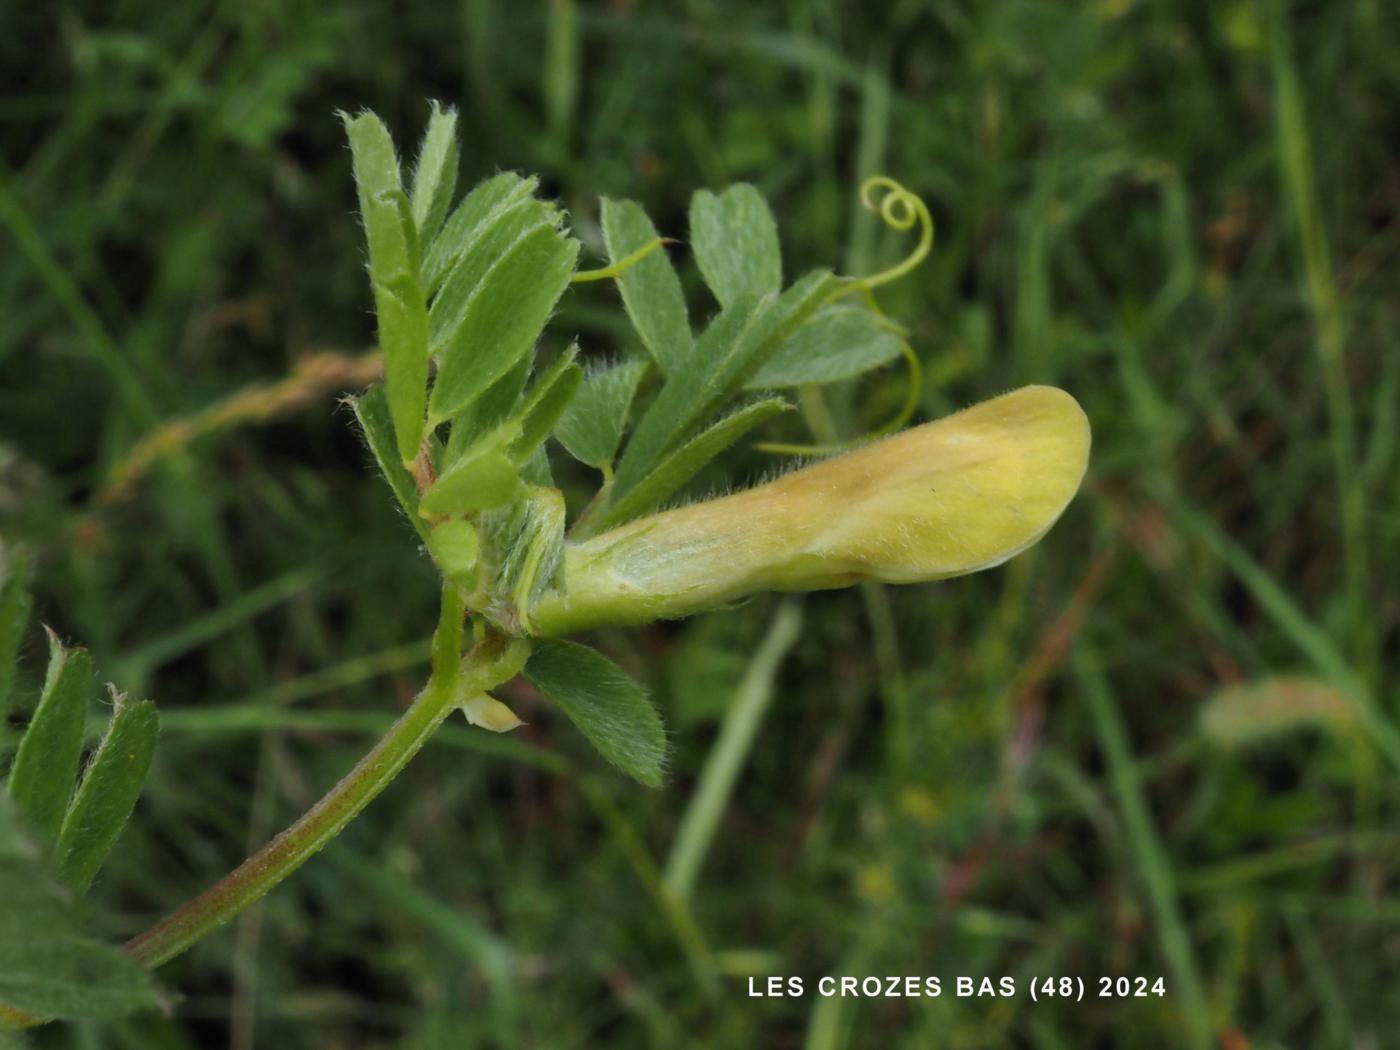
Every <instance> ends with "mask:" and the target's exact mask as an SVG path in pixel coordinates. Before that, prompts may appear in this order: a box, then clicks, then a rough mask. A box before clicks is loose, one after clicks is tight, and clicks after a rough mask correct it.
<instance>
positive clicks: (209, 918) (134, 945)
mask: <svg viewBox="0 0 1400 1050" xmlns="http://www.w3.org/2000/svg"><path fill="white" fill-rule="evenodd" d="M462 617H463V606H462V600H461V597H460V595H459V594H458V593H457V591H456V589H455V588H453V587H450V586H449V587H446V588H444V590H443V601H442V614H441V618H440V619H439V622H438V628H437V632H436V634H435V635H434V639H433V673H432V675H431V677H430V678H429V679H428V684H427V685H426V686H425V687H424V689H423V691H422V692H421V693H419V694H418V697H417V698H416V699H415V700H414V701H413V705H412V706H411V707H410V708H409V709H408V710H407V711H406V712H404V714H403V716H402V717H401V718H400V719H399V720H398V721H397V722H395V723H394V724H393V726H392V727H390V729H389V731H388V732H387V733H386V734H385V735H384V737H383V738H382V739H381V740H380V741H379V743H377V744H376V745H375V746H374V749H373V750H371V751H370V753H369V754H367V755H366V756H365V757H364V758H362V759H361V760H360V762H359V763H358V764H357V765H356V766H355V768H354V769H352V770H351V771H350V772H349V773H348V774H346V776H345V777H344V778H343V779H342V780H341V781H340V783H338V784H336V786H335V787H333V788H331V790H330V792H329V793H327V795H326V796H325V797H324V798H322V799H321V801H319V802H317V803H316V805H314V806H312V807H311V809H309V810H307V812H306V813H304V814H303V815H302V816H301V817H300V819H298V820H297V821H296V823H294V824H292V825H291V827H289V828H287V830H286V831H284V832H282V834H280V835H278V836H277V837H276V838H275V839H273V840H272V841H271V842H269V843H268V844H267V845H266V846H264V847H263V848H262V849H261V850H259V851H258V852H257V853H255V854H254V855H253V856H251V857H249V858H248V859H247V860H245V861H244V862H243V863H242V864H240V865H239V866H238V867H237V868H235V869H234V870H233V871H232V872H230V873H229V874H228V875H226V876H224V878H222V879H220V880H219V881H218V882H217V883H215V884H214V885H213V886H211V887H210V888H209V889H207V890H205V891H204V892H203V893H201V894H200V895H199V896H198V897H195V898H194V899H193V900H191V901H190V902H189V903H187V904H185V905H184V906H183V907H181V908H179V909H178V910H176V911H174V912H172V913H171V914H170V915H168V916H166V917H165V918H164V919H162V920H161V921H160V922H158V923H156V924H155V925H154V926H152V927H151V928H150V929H149V930H146V931H145V932H144V933H142V934H139V935H138V936H136V937H133V938H132V939H131V940H130V941H128V942H127V944H126V950H127V952H128V953H129V954H130V955H131V956H132V957H133V958H135V959H136V960H137V961H138V962H140V963H141V964H142V965H145V966H151V967H154V966H159V965H160V964H161V963H163V962H166V961H167V960H169V959H172V958H174V957H175V956H176V955H179V954H180V953H181V952H183V951H184V950H185V949H186V948H189V947H190V946H191V945H193V944H194V943H195V942H196V941H198V940H200V939H201V938H203V937H204V936H206V935H207V934H209V933H211V932H213V931H214V930H215V929H217V928H218V927H219V926H221V925H223V924H224V923H225V922H227V921H228V920H229V919H231V918H233V917H234V916H235V915H237V914H238V913H239V912H241V911H242V910H243V909H244V908H246V907H248V906H249V905H250V904H253V903H254V902H256V901H257V900H259V899H260V898H261V897H262V896H263V895H264V894H266V893H267V892H268V891H269V890H270V889H272V887H274V886H276V885H277V884H278V883H279V882H281V881H282V880H283V879H285V878H286V877H287V876H288V875H290V874H291V873H292V872H294V871H296V869H297V868H299V867H301V865H302V864H304V863H305V862H306V861H307V860H308V859H309V858H310V857H311V856H312V855H313V854H315V853H316V852H317V851H318V850H320V849H321V848H322V847H323V846H325V845H326V843H328V842H329V841H330V840H331V839H332V838H334V837H335V836H336V834H337V833H339V832H340V830H341V829H342V828H344V827H345V825H347V824H349V823H350V821H351V820H353V819H354V818H355V816H356V815H357V814H358V813H359V812H360V811H361V810H362V809H364V808H365V806H366V805H368V804H369V802H370V801H371V800H372V799H373V798H374V797H375V796H376V795H378V794H379V793H380V792H381V791H383V790H384V788H386V787H387V786H388V785H389V783H390V781H392V780H393V779H394V777H395V776H397V775H398V774H399V772H400V771H401V770H402V769H403V767H404V766H405V765H407V764H408V761H409V759H411V758H412V757H413V756H414V755H415V754H416V753H417V752H418V749H419V748H421V747H422V746H423V745H424V744H425V743H426V742H427V740H428V738H429V737H431V736H432V735H433V731H434V730H436V729H437V727H438V726H439V725H440V724H441V723H442V721H443V719H445V718H446V717H447V716H448V715H449V714H451V712H452V711H453V709H454V708H456V706H457V704H458V703H459V702H460V701H461V700H462V699H464V698H465V697H468V696H475V695H477V694H478V693H481V692H484V691H485V690H487V689H491V688H493V687H495V686H498V685H500V684H501V683H502V682H506V681H509V680H510V679H511V678H514V677H515V675H516V674H517V673H518V672H519V670H520V668H521V667H522V666H524V663H525V657H526V656H527V655H528V651H529V650H528V646H527V645H526V643H524V642H523V641H521V640H519V639H511V640H506V639H501V638H490V637H488V638H487V639H486V640H484V641H483V642H482V643H481V644H480V645H478V646H477V647H476V648H474V649H473V650H472V651H471V652H470V653H468V654H467V655H466V656H465V657H461V658H460V663H459V662H458V660H457V654H459V653H460V652H461V641H462Z"/></svg>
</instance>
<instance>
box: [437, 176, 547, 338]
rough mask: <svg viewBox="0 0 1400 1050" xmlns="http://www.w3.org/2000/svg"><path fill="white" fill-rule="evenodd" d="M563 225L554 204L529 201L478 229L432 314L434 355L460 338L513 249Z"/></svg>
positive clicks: (502, 211) (496, 214) (504, 210)
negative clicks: (498, 267) (469, 313)
mask: <svg viewBox="0 0 1400 1050" xmlns="http://www.w3.org/2000/svg"><path fill="white" fill-rule="evenodd" d="M562 222H563V216H562V215H561V214H560V212H559V209H558V208H556V207H554V205H552V204H548V203H546V202H545V201H541V200H535V199H534V198H529V199H527V200H521V201H516V202H515V203H513V204H509V205H506V206H505V207H502V208H499V209H497V210H496V211H495V212H493V213H492V214H491V215H490V216H488V217H487V218H486V219H485V220H484V221H483V222H482V223H481V225H480V226H478V227H477V229H476V231H475V233H474V235H473V237H472V241H471V243H470V244H469V245H467V247H466V249H465V250H464V251H463V252H462V254H461V255H460V256H459V257H458V259H457V262H456V264H455V265H454V266H453V267H452V271H451V272H450V273H449V274H448V275H447V279H446V280H445V281H444V282H443V284H442V288H441V289H440V290H439V291H438V293H437V296H436V297H435V298H434V299H433V306H432V309H431V310H430V311H429V313H428V328H429V333H430V335H429V338H430V345H431V346H432V352H433V355H434V356H436V355H438V354H440V353H442V351H443V348H444V347H446V346H448V345H450V344H451V343H453V342H454V341H455V340H456V339H457V337H458V331H459V329H460V328H461V325H462V320H463V318H464V317H465V316H466V312H467V308H468V307H469V306H470V305H471V303H472V301H473V299H474V298H475V297H476V296H477V295H478V294H479V293H480V292H481V290H482V282H483V280H484V279H485V277H486V275H487V274H488V273H490V272H491V270H492V268H493V267H495V266H496V265H498V264H499V263H500V262H501V261H502V260H503V259H504V258H505V256H506V255H507V253H508V252H509V251H510V250H511V248H513V247H514V246H515V244H516V243H517V242H518V241H519V240H520V239H521V238H522V237H524V236H525V235H526V234H527V233H531V232H533V231H535V230H537V229H542V228H546V227H547V228H550V229H555V230H557V229H558V228H559V226H560V224H561V223H562Z"/></svg>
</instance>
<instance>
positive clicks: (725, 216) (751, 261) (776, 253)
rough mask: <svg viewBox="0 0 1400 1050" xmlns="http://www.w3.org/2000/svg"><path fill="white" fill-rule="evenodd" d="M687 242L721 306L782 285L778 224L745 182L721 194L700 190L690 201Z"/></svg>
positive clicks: (729, 304)
mask: <svg viewBox="0 0 1400 1050" xmlns="http://www.w3.org/2000/svg"><path fill="white" fill-rule="evenodd" d="M690 241H691V248H692V250H693V251H694V252H695V261H696V262H698V263H699V264H700V272H701V273H702V274H704V276H705V283H706V284H708V285H709V286H710V290H711V291H712V292H714V293H715V298H716V299H718V300H719V302H720V305H721V306H726V307H727V306H731V305H733V304H734V303H736V302H739V301H740V300H741V299H744V298H746V297H748V296H757V297H760V298H761V297H763V296H765V295H776V294H777V293H778V291H779V290H780V289H781V288H782V287H783V256H782V251H781V249H780V248H779V245H778V226H777V224H776V223H775V222H774V221H773V213H772V212H771V211H769V210H768V202H767V201H765V200H764V199H763V195H762V194H761V193H759V192H758V190H756V189H755V188H754V187H752V186H750V185H749V184H748V183H745V182H741V183H737V184H736V185H733V186H730V187H729V188H728V189H727V190H725V191H724V192H723V193H721V194H718V195H716V194H714V193H711V192H710V191H709V190H700V191H699V192H698V193H696V194H695V196H694V197H692V198H691V202H690Z"/></svg>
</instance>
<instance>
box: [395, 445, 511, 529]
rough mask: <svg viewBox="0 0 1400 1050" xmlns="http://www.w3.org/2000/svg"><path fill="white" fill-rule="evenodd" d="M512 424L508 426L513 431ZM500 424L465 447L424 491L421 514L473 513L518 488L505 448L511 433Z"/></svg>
mask: <svg viewBox="0 0 1400 1050" xmlns="http://www.w3.org/2000/svg"><path fill="white" fill-rule="evenodd" d="M514 429H515V428H513V427H511V428H509V430H510V431H511V432H513V431H514ZM506 431H507V428H505V427H503V428H502V429H501V430H500V431H498V432H497V433H495V434H492V435H489V436H488V437H486V438H484V439H483V440H482V441H480V442H478V443H477V444H476V445H474V446H473V447H472V448H470V449H467V450H466V451H465V452H463V453H462V454H461V456H459V457H458V458H457V460H456V461H455V462H454V463H453V464H452V466H450V467H448V468H447V470H446V471H444V472H443V473H442V475H441V476H440V477H439V478H438V479H437V481H436V482H435V483H434V484H433V487H432V488H430V489H428V491H427V492H425V493H424V494H423V500H422V502H421V503H420V504H419V511H420V513H422V514H430V515H440V514H473V513H475V512H476V511H479V510H489V509H490V508H492V507H502V506H505V505H506V504H507V503H509V502H511V500H513V499H515V497H516V496H517V495H518V494H519V492H520V472H519V471H518V470H517V469H516V465H515V461H514V460H512V459H511V458H510V456H508V455H507V454H506V452H505V448H504V446H505V445H507V444H508V442H509V440H510V437H509V434H508V433H507V432H506Z"/></svg>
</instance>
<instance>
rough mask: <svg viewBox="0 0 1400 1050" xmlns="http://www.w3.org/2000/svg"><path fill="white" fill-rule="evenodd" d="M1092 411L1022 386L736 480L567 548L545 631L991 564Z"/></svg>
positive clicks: (1078, 474) (1070, 471)
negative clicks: (800, 463) (768, 476)
mask: <svg viewBox="0 0 1400 1050" xmlns="http://www.w3.org/2000/svg"><path fill="white" fill-rule="evenodd" d="M1088 458H1089V421H1088V419H1087V418H1086V417H1085V415H1084V412H1083V410H1082V409H1080V407H1079V405H1078V403H1077V402H1076V401H1075V400H1074V398H1072V397H1071V396H1070V395H1069V394H1067V393H1065V392H1064V391H1062V390H1057V389H1055V388H1054V387H1045V386H1028V387H1022V388H1021V389H1019V390H1015V391H1012V392H1011V393H1009V394H1004V395H1002V396H1001V397H997V398H993V399H992V400H990V401H985V402H983V403H982V404H980V405H975V406H973V407H972V408H968V409H965V410H963V411H961V412H958V413H956V414H954V415H951V416H948V417H946V418H944V419H940V420H937V421H935V422H933V423H926V424H924V425H923V426H920V427H914V428H912V429H910V430H906V431H904V432H903V433H900V434H897V435H895V436H894V437H890V438H886V439H884V440H882V441H878V442H875V443H874V444H871V445H867V446H865V447H863V448H860V449H857V450H856V451H854V452H848V453H846V454H845V455H841V456H836V457H833V458H832V459H828V460H825V461H823V462H821V463H817V464H814V465H812V466H809V467H805V468H803V469H801V470H797V471H794V472H793V473H791V474H787V475H784V476H783V477H780V478H778V479H776V480H774V481H770V482H768V483H766V484H763V485H759V486H756V487H755V488H752V489H748V490H747V491H744V492H740V493H736V494H735V495H732V496H725V497H722V498H719V499H712V500H706V501H704V502H701V503H694V504H691V505H689V506H685V507H680V508H678V509H676V510H670V511H665V512H663V513H660V514H655V515H652V516H650V517H646V518H641V519H639V520H637V521H633V522H630V523H628V524H626V525H623V526H620V527H618V528H616V529H612V530H610V531H609V532H605V533H602V534H601V535H598V536H595V537H593V538H592V539H590V540H588V541H586V542H584V543H579V544H570V545H568V546H567V547H566V548H565V553H564V564H563V571H562V574H561V577H560V581H561V586H560V587H558V588H557V589H555V590H552V591H549V592H547V593H545V594H544V595H542V596H541V598H540V600H539V601H538V602H537V604H536V605H535V608H534V611H533V616H532V621H533V623H532V625H533V627H534V629H535V631H536V632H537V633H539V634H542V635H559V634H567V633H569V632H572V631H578V630H583V629H586V628H590V627H597V626H601V625H607V624H612V625H623V624H637V623H646V622H649V621H651V620H658V619H673V618H677V617H681V616H688V615H690V614H692V613H696V612H702V611H704V610H707V609H713V608H716V607H718V606H721V605H724V604H726V603H728V602H732V601H734V600H736V599H738V598H742V597H744V596H745V595H748V594H752V593H754V592H756V591H761V590H777V591H806V590H817V589H822V588H828V587H845V586H847V585H849V584H852V583H856V582H858V581H861V580H877V581H880V582H883V583H917V582H920V581H923V580H938V579H944V578H946V577H949V576H961V575H963V574H964V573H969V572H976V571H977V570H979V569H988V568H991V567H993V566H996V565H1000V564H1001V563H1002V562H1004V561H1006V560H1007V559H1008V558H1010V557H1012V556H1013V555H1016V554H1019V553H1020V552H1021V551H1023V550H1025V549H1026V548H1027V547H1029V546H1030V545H1031V544H1033V543H1035V542H1036V541H1037V540H1038V539H1040V537H1041V536H1043V535H1044V534H1045V533H1046V531H1047V530H1048V529H1049V528H1050V526H1051V525H1053V524H1054V523H1055V520H1056V519H1057V518H1058V517H1059V516H1060V514H1061V512H1063V511H1064V509H1065V507H1066V506H1067V505H1068V504H1069V501H1070V500H1071V499H1072V498H1073V496H1074V494H1075V492H1076V491H1077V490H1078V488H1079V483H1080V481H1081V480H1082V479H1083V477H1084V470H1085V467H1086V466H1087V464H1088Z"/></svg>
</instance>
